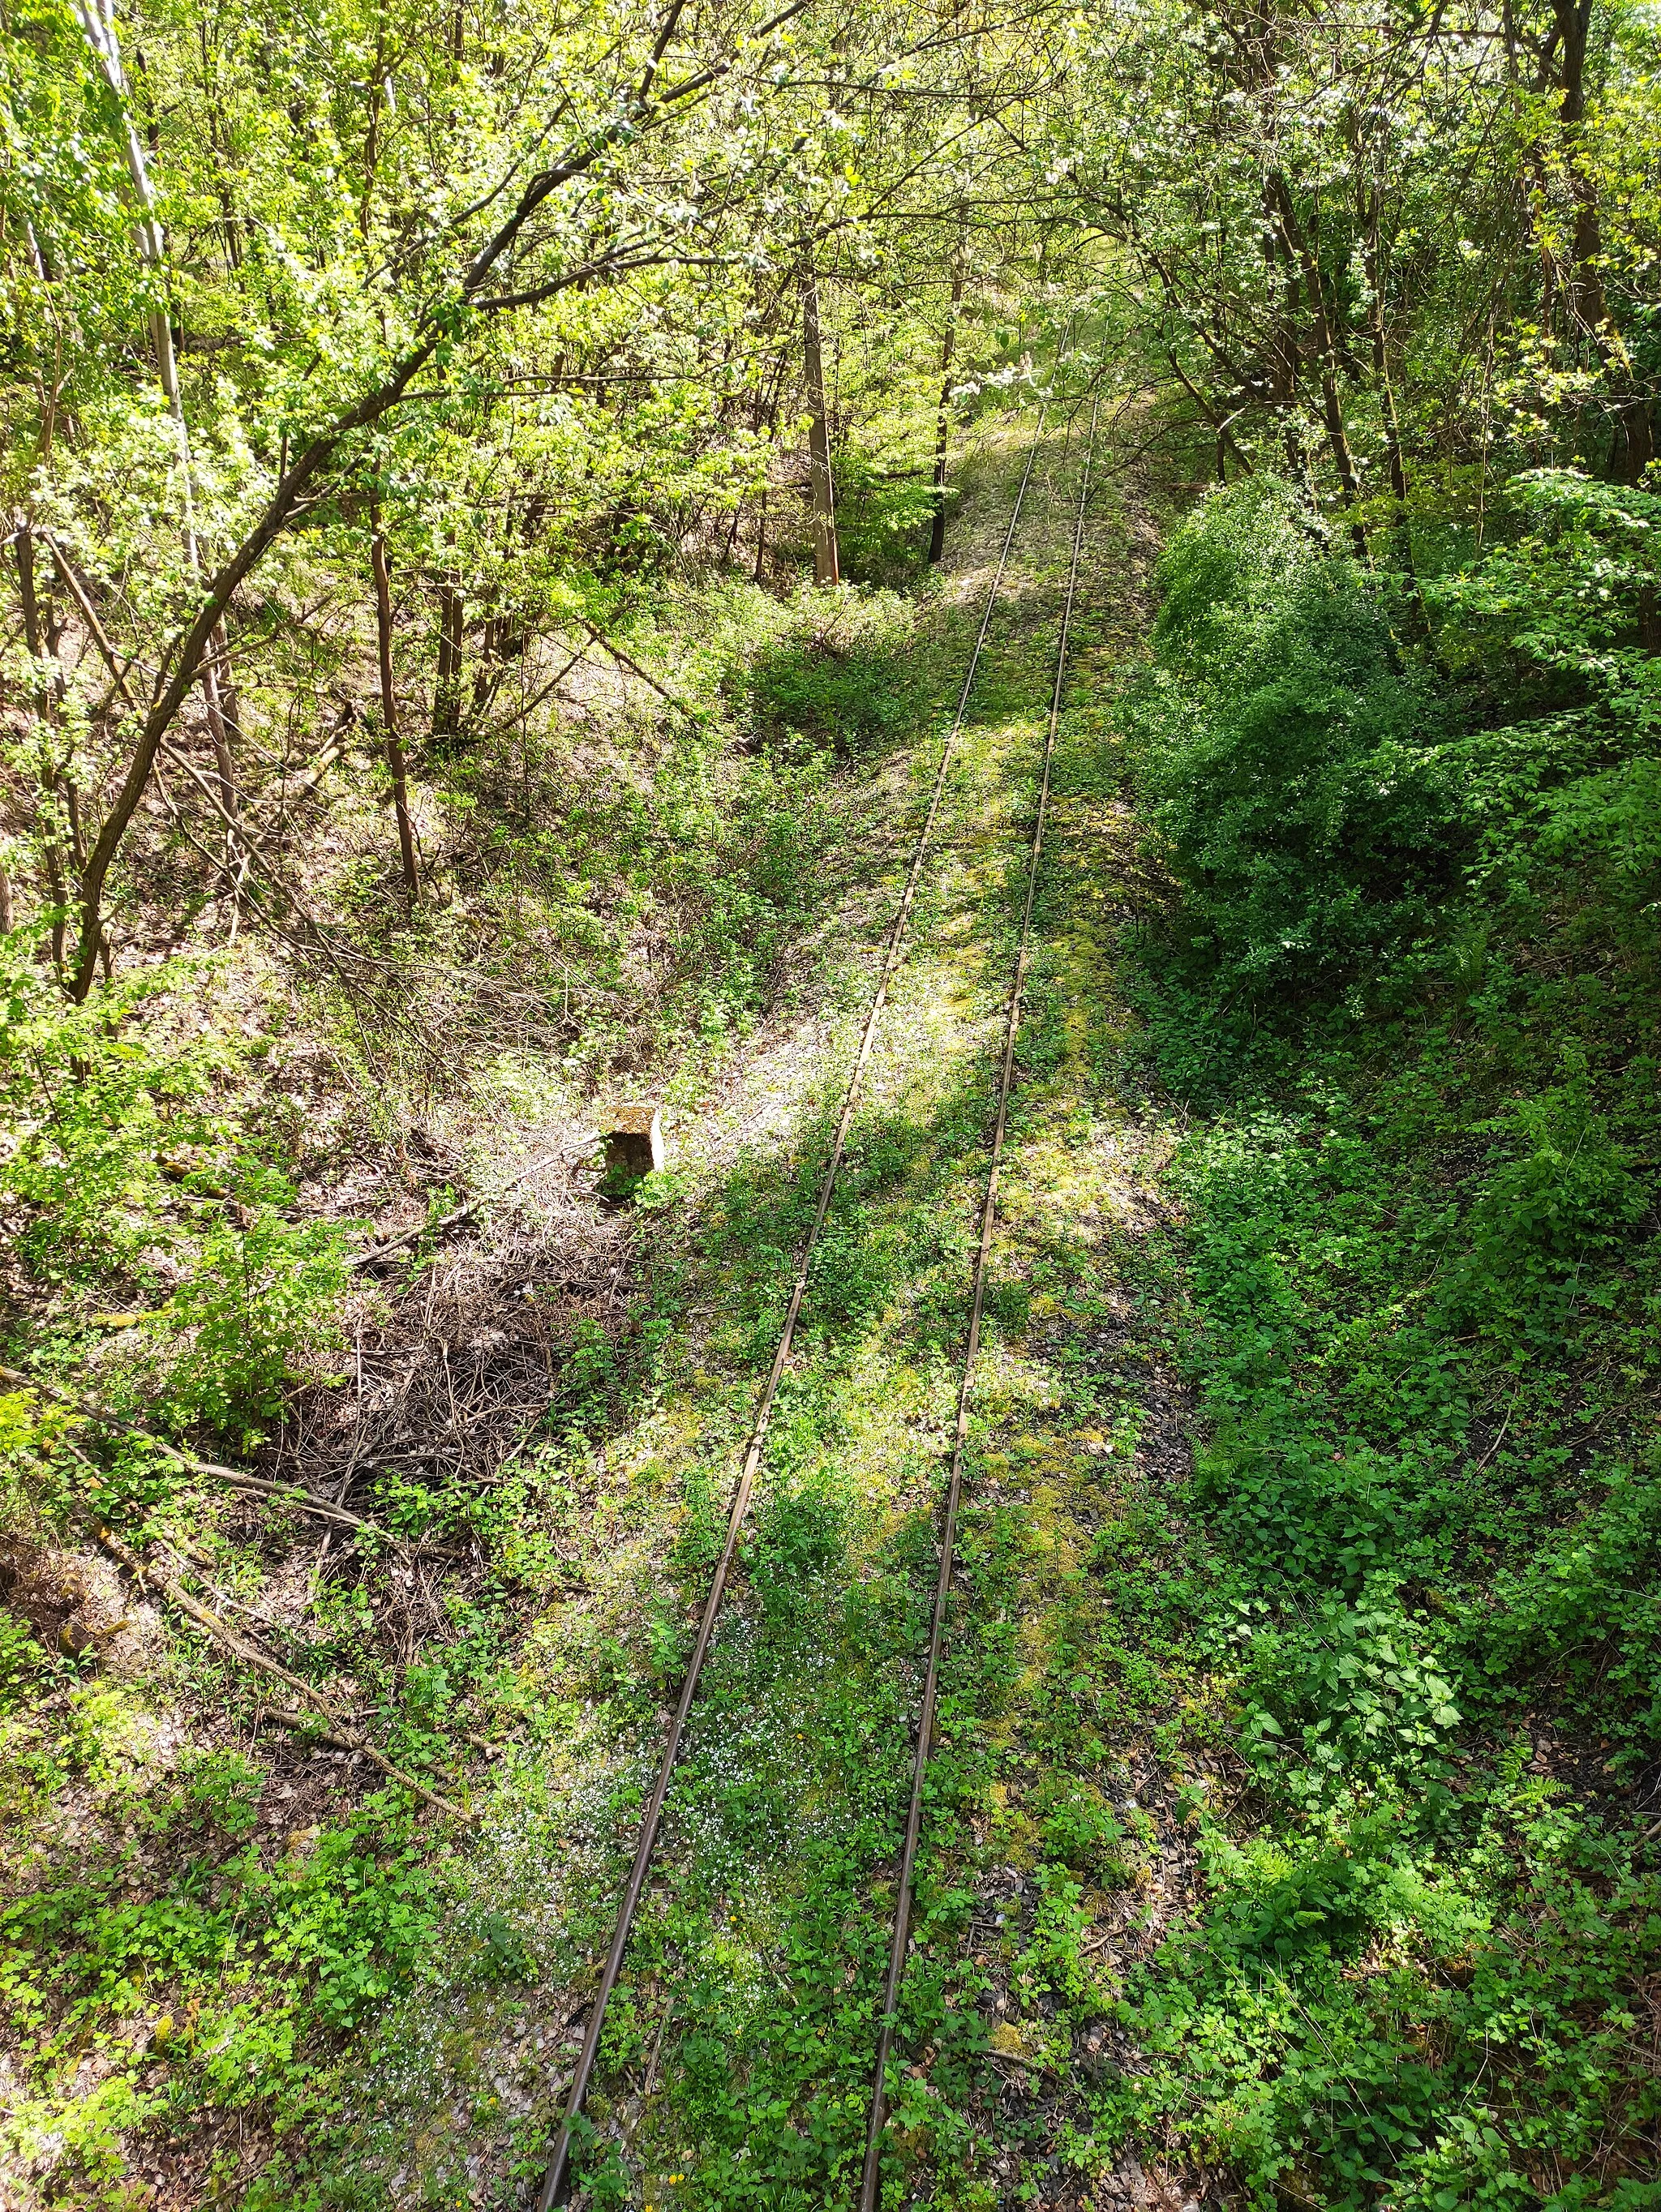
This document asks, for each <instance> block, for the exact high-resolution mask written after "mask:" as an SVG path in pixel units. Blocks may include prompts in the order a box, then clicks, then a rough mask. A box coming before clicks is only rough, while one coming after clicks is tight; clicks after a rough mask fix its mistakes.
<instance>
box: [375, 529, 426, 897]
mask: <svg viewBox="0 0 1661 2212" xmlns="http://www.w3.org/2000/svg"><path fill="white" fill-rule="evenodd" d="M369 565H370V566H371V568H373V569H374V614H375V642H376V644H377V645H378V647H380V726H381V731H382V733H383V735H384V737H385V738H386V765H387V767H388V768H389V769H391V770H392V809H393V811H394V812H395V813H396V815H397V816H398V849H399V857H400V858H401V859H402V860H403V863H404V896H405V901H406V902H407V904H408V906H409V908H410V911H411V913H412V914H413V913H414V911H415V908H416V905H417V902H418V901H419V899H420V896H421V878H420V876H419V875H418V874H417V870H416V849H415V829H414V825H413V824H412V823H411V820H410V777H409V769H408V766H407V763H405V758H404V741H403V739H402V738H400V737H399V732H398V694H397V692H396V691H395V690H393V688H392V579H391V577H390V575H389V574H388V573H387V568H386V537H385V535H384V533H383V532H382V530H381V527H380V517H379V516H378V515H377V516H376V517H375V520H374V537H373V538H371V539H370V541H369Z"/></svg>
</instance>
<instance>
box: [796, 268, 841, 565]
mask: <svg viewBox="0 0 1661 2212" xmlns="http://www.w3.org/2000/svg"><path fill="white" fill-rule="evenodd" d="M801 322H802V354H803V362H804V367H805V368H806V378H807V404H808V406H809V408H810V409H811V410H812V420H811V422H809V425H808V430H807V453H808V464H809V470H810V473H811V474H812V480H813V581H814V582H815V583H816V584H819V585H831V584H837V583H840V582H841V580H842V575H841V570H840V568H839V567H838V565H837V495H836V486H835V484H834V483H833V481H832V478H831V422H830V416H829V415H828V414H827V413H826V411H825V404H824V351H823V349H822V347H821V344H820V341H819V288H818V279H817V278H816V277H815V276H814V274H813V264H812V258H811V257H810V256H807V255H804V256H803V258H802V268H801Z"/></svg>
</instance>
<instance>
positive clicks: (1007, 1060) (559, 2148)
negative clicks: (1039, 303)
mask: <svg viewBox="0 0 1661 2212" xmlns="http://www.w3.org/2000/svg"><path fill="white" fill-rule="evenodd" d="M1098 405H1099V403H1097V404H1096V405H1092V410H1091V416H1090V432H1089V438H1088V441H1087V443H1086V450H1085V461H1084V467H1083V470H1082V471H1081V474H1080V484H1079V495H1078V502H1077V507H1076V511H1075V513H1074V526H1073V543H1072V556H1071V560H1070V562H1069V565H1068V579H1067V592H1066V597H1065V599H1064V601H1063V603H1062V620H1061V632H1060V637H1059V640H1058V642H1057V646H1056V678H1055V684H1054V686H1053V688H1052V690H1051V693H1050V718H1049V723H1048V726H1047V728H1046V731H1045V733H1044V741H1043V757H1042V763H1041V769H1040V775H1039V781H1038V804H1037V814H1036V816H1035V818H1034V822H1033V828H1032V836H1031V844H1030V846H1029V848H1028V854H1027V874H1026V898H1025V908H1024V909H1023V912H1022V916H1021V933H1020V944H1019V951H1017V953H1016V957H1015V966H1014V970H1013V975H1012V977H1011V980H1010V987H1009V995H1008V999H1007V1004H1006V1007H1005V1017H1004V1041H1003V1060H1002V1066H1001V1070H1000V1074H999V1081H998V1111H997V1122H996V1126H995V1130H994V1133H993V1139H992V1158H991V1163H990V1165H989V1169H988V1171H987V1178H986V1186H985V1191H984V1194H983V1199H982V1203H981V1224H980V1242H979V1243H978V1245H977V1248H976V1252H975V1265H974V1285H973V1302H972V1304H971V1307H970V1322H969V1340H968V1343H967V1345H966V1346H965V1348H964V1360H963V1368H962V1372H961V1375H960V1377H959V1381H958V1417H957V1426H956V1430H955V1432H954V1435H953V1438H952V1464H951V1472H950V1474H949V1476H948V1479H947V1483H946V1511H945V1516H944V1519H943V1522H942V1524H941V1529H940V1571H939V1576H938V1579H937V1581H936V1583H935V1588H934V1612H933V1614H932V1616H931V1620H930V1624H929V1636H928V1668H927V1671H926V1673H925V1674H924V1678H923V1692H922V1704H921V1705H920V1706H919V1709H918V1714H917V1729H916V1748H915V1753H914V1756H913V1760H912V1771H911V1796H910V1806H909V1808H908V1810H907V1813H906V1821H905V1841H904V1847H903V1850H902V1852H901V1858H900V1878H899V1885H898V1892H897V1898H896V1901H895V1907H894V1926H893V1935H892V1941H891V1944H890V1948H889V1955H888V1973H887V1979H886V1982H885V1987H884V1990H883V2002H882V2014H881V2020H880V2025H879V2030H878V2036H877V2047H876V2051H875V2053H874V2057H873V2071H872V2087H871V2107H870V2121H869V2125H868V2127H867V2133H866V2146H865V2164H864V2167H863V2170H862V2172H861V2177H860V2195H859V2212H878V2207H879V2202H880V2196H881V2173H880V2164H881V2153H882V2137H883V2130H884V2127H885V2123H886V2119H887V2104H888V2099H887V2074H888V2063H889V2059H890V2057H891V2052H892V2048H893V2040H894V2027H895V2018H896V2015H897V2011H898V2008H899V2000H900V1989H901V1984H902V1982H903V1980H904V1973H905V1957H906V1947H907V1942H908V1938H909V1935H910V1918H911V1905H912V1891H913V1885H914V1881H915V1877H916V1860H917V1843H918V1838H919V1834H920V1832H921V1829H922V1798H923V1781H924V1777H925V1774H926V1772H927V1770H928V1758H929V1753H930V1750H931V1748H932V1745H933V1738H934V1711H935V1705H936V1701H937V1698H938V1693H939V1686H940V1654H941V1650H942V1646H943V1644H944V1640H945V1632H946V1601H947V1598H948V1596H949V1595H950V1591H951V1585H952V1570H953V1566H954V1565H955V1555H956V1545H957V1532H958V1510H959V1507H960V1505H961V1504H962V1499H963V1462H964V1446H965V1444H966V1443H967V1440H968V1435H969V1407H970V1390H971V1388H972V1385H973V1381H974V1372H975V1362H976V1358H977V1354H978V1352H979V1350H980V1339H981V1324H982V1321H983V1316H984V1312H985V1305H986V1272H987V1260H988V1256H989V1253H990V1251H991V1247H992V1228H993V1222H994V1219H995V1215H996V1212H997V1200H998V1171H999V1169H1000V1167H1001V1164H1002V1160H1003V1148H1004V1139H1005V1135H1006V1133H1007V1127H1008V1121H1009V1097H1010V1091H1011V1089H1012V1087H1013V1082H1014V1073H1015V1047H1016V1042H1017V1039H1018V1037H1019V1032H1020V1025H1021V1014H1022V1008H1023V1005H1024V1001H1025V993H1026V980H1027V971H1028V968H1029V966H1030V963H1031V945H1032V908H1033V902H1034V899H1035V897H1036V896H1037V883H1038V869H1039V865H1040V862H1041V861H1042V860H1043V837H1044V827H1045V822H1046V818H1047V817H1048V814H1049V811H1050V769H1051V764H1052V763H1053V761H1054V757H1055V751H1056V727H1057V725H1058V723H1059V721H1060V720H1061V710H1062V688H1063V685H1064V684H1065V682H1066V677H1067V654H1068V636H1069V634H1070V631H1071V629H1072V623H1073V603H1074V596H1075V594H1076V592H1077V590H1078V582H1079V562H1080V554H1081V551H1082V550H1083V544H1084V527H1085V513H1086V502H1087V501H1088V499H1089V496H1090V479H1091V471H1092V467H1093V466H1094V463H1095V453H1096V430H1097V421H1098ZM1047 416H1048V408H1047V406H1046V407H1045V408H1044V409H1043V410H1040V413H1039V416H1038V422H1037V428H1035V430H1034V431H1033V434H1032V440H1031V444H1030V445H1029V447H1028V448H1027V453H1026V462H1025V467H1024V469H1023V471H1022V473H1021V480H1020V485H1019V489H1018V490H1017V492H1016V494H1015V500H1014V504H1013V507H1012V508H1011V510H1010V515H1009V523H1008V526H1007V529H1006V531H1005V532H1004V537H1003V544H1002V546H1001V550H1000V552H999V555H998V563H997V567H996V569H995V572H994V574H993V578H992V581H991V584H990V586H989V588H988V591H987V595H986V605H985V607H984V609H983V612H982V615H981V623H980V629H979V630H978V631H977V635H976V638H975V644H974V648H973V650H972V651H971V653H970V656H969V665H968V668H967V670H966V671H965V673H964V680H963V687H962V689H961V690H960V691H959V692H958V703H957V709H956V712H955V713H954V714H953V715H952V722H951V726H950V727H949V728H948V729H947V731H946V738H945V740H944V742H943V744H942V745H941V748H940V764H939V766H938V768H937V769H936V770H935V774H934V788H933V791H932V793H931V794H930V798H929V802H928V813H927V814H926V815H925V817H924V818H923V823H922V828H921V829H920V830H919V831H918V833H917V838H916V844H915V846H914V848H913V849H912V854H911V861H910V867H909V869H908V870H907V872H906V878H905V889H904V892H903V893H902V895H901V898H900V902H899V907H898V909H897V912H896V914H895V916H894V920H893V922H892V924H891V927H890V929H889V933H888V939H887V942H886V944H885V947H884V950H883V958H882V964H881V967H880V969H879V972H878V975H877V983H876V988H875V990H874V992H873V994H872V998H871V1003H870V1006H869V1008H868V1009H867V1013H866V1017H865V1025H864V1028H863V1030H861V1036H860V1045H859V1050H858V1052H857V1053H856V1054H855V1059H854V1066H853V1069H852V1072H851V1073H850V1074H849V1079H848V1085H847V1089H846V1091H845V1092H844V1093H843V1102H842V1110H841V1112H840V1113H839V1115H837V1129H836V1136H835V1138H834V1139H833V1141H832V1144H831V1157H830V1159H829V1161H828V1162H827V1164H826V1166H825V1170H824V1179H823V1181H822V1182H821V1184H820V1187H819V1197H818V1208H817V1210H816V1212H814V1215H813V1221H812V1227H811V1228H810V1229H809V1231H808V1232H807V1237H806V1243H804V1244H803V1246H802V1249H801V1255H800V1262H799V1264H798V1267H797V1269H796V1276H795V1281H794V1284H793V1285H792V1287H791V1291H790V1303H789V1305H788V1308H787V1309H786V1311H785V1316H784V1325H783V1327H782V1329H781V1330H780V1332H779V1339H778V1343H777V1346H776V1349H775V1351H774V1353H773V1362H772V1365H771V1367H770V1370H768V1376H767V1380H766V1382H765V1383H764V1384H763V1386H762V1391H761V1396H760V1398H759V1400H758V1401H757V1407H756V1415H755V1420H754V1423H753V1425H752V1426H751V1431H750V1439H749V1442H748V1443H747V1445H746V1446H745V1454H744V1460H743V1463H742V1466H741V1468H740V1469H739V1480H738V1486H737V1488H736V1489H735V1490H734V1491H733V1502H732V1505H731V1507H730V1509H729V1510H728V1514H727V1538H726V1542H725V1544H724V1545H723V1547H722V1550H721V1559H720V1561H719V1563H718V1564H717V1565H716V1568H715V1578H714V1580H713V1582H712V1583H711V1584H710V1588H709V1596H708V1598H707V1599H706V1600H705V1601H704V1607H703V1614H702V1616H701V1618H700V1620H699V1622H698V1632H697V1642H696V1643H695V1644H694V1645H693V1647H692V1656H691V1661H690V1662H689V1663H688V1666H687V1668H686V1674H685V1676H684V1680H683V1681H682V1683H681V1688H680V1696H679V1698H678V1701H677V1703H676V1705H675V1710H674V1713H673V1716H672V1718H671V1721H670V1723H669V1733H668V1735H667V1737H666V1739H665V1741H664V1747H663V1753H662V1757H661V1759H660V1762H659V1765H658V1773H657V1779H656V1782H655V1783H654V1786H653V1790H652V1794H651V1796H650V1798H649V1799H648V1802H647V1806H646V1810H645V1813H644V1814H643V1815H642V1820H641V1824H640V1836H639V1839H638V1841H637V1843H636V1846H635V1856H634V1861H633V1863H632V1864H631V1866H630V1869H629V1879H628V1881H627V1882H626V1883H625V1884H624V1890H623V1896H622V1899H621V1901H620V1903H619V1905H618V1916H617V1923H616V1926H615V1928H614V1929H613V1932H612V1936H611V1948H610V1949H609V1951H608V1952H607V1954H606V1959H605V1969H604V1971H603V1972H602V1973H601V1975H600V1980H599V1990H598V1992H597V1993H596V1995H595V1997H594V1999H593V2004H592V2007H591V2008H590V2012H589V2019H588V2027H587V2033H586V2034H585V2036H584V2039H583V2044H582V2050H581V2056H580V2057H578V2060H577V2064H576V2071H575V2074H574V2075H573V2076H572V2078H571V2086H570V2089H569V2093H568V2095H567V2099H566V2106H565V2113H564V2118H563V2121H562V2123H561V2126H560V2131H559V2136H558V2138H557V2141H556V2142H555V2145H554V2152H553V2156H552V2158H551V2160H550V2161H549V2165H548V2169H547V2172H546V2174H545V2178H544V2180H543V2184H542V2188H541V2191H540V2193H539V2195H538V2198H537V2212H553V2208H554V2207H555V2206H556V2205H557V2204H561V2203H564V2202H565V2201H566V2199H567V2197H568V2196H569V2189H570V2185H571V2178H572V2177H571V2153H572V2148H573V2145H574V2142H575V2136H576V2130H577V2127H578V2124H579V2122H580V2120H581V2114H582V2110H583V2106H584V2105H585V2104H586V2103H587V2096H588V2089H589V2084H590V2082H591V2081H592V2079H593V2070H594V2062H595V2059H596V2057H597V2056H598V2054H599V2041H600V2036H601V2033H602V2032H603V2030H604V2028H605V2014H606V2008H607V2006H608V2005H609V2004H610V2002H611V1993H612V1991H613V1990H615V1988H616V1987H617V1983H618V1975H619V1974H620V1973H621V1972H622V1971H623V1963H624V1954H625V1952H626V1951H627V1948H628V1944H629V1937H630V1931H631V1930H632V1929H633V1927H634V1923H635V1915H636V1911H638V1909H639V1905H640V1900H641V1896H642V1893H643V1891H644V1889H645V1887H646V1881H647V1877H648V1875H649V1873H650V1871H651V1866H652V1860H653V1856H654V1852H655V1850H656V1849H657V1843H658V1834H659V1831H660V1827H661V1825H662V1820H663V1806H664V1800H665V1798H666V1796H667V1795H668V1791H669V1785H670V1782H671V1780H672V1777H673V1775H674V1771H675V1765H676V1761H677V1759H678V1757H679V1753H680V1747H681V1741H682V1739H683V1737H684V1734H685V1731H686V1723H687V1719H688V1717H689V1715H690V1714H691V1709H692V1704H693V1700H694V1699H695V1698H696V1697H697V1687H698V1679H699V1676H700V1675H701V1674H702V1672H703V1662H704V1659H705V1656H707V1654H708V1652H709V1644H710V1641H711V1639H712V1638H713V1637H714V1635H715V1626H716V1623H717V1621H718V1620H720V1617H721V1607H722V1605H723V1603H724V1601H725V1600H726V1596H727V1584H728V1582H729V1580H730V1578H731V1575H732V1570H733V1559H734V1558H735V1556H736V1554H737V1551H738V1546H739V1537H740V1535H741V1534H742V1533H743V1529H744V1524H745V1519H746V1517H747V1516H748V1514H749V1510H750V1501H751V1495H752V1493H753V1492H754V1489H755V1484H756V1476H757V1473H758V1471H759V1469H760V1467H761V1462H762V1455H763V1452H764V1449H765V1448H766V1443H767V1431H768V1428H769V1425H770V1422H771V1420H772V1416H773V1406H774V1401H775V1400H776V1396H777V1395H778V1387H779V1383H780V1379H781V1377H782V1376H783V1373H784V1370H785V1366H786V1364H787V1363H788V1359H789V1357H790V1351H791V1346H792V1345H793V1344H794V1340H795V1331H796V1322H797V1320H798V1317H799V1316H800V1312H801V1307H802V1300H803V1298H804V1297H806V1291H807V1275H808V1269H809V1267H810V1266H811V1264H812V1257H813V1251H814V1248H815V1246H816V1245H817V1243H818V1237H819V1232H820V1231H821V1230H822V1229H823V1228H824V1220H825V1216H826V1214H827V1213H828V1212H829V1211H830V1207H831V1198H832V1196H833V1194H835V1191H836V1188H837V1177H838V1176H839V1175H840V1174H841V1171H842V1167H843V1159H844V1158H845V1156H846V1153H847V1149H848V1138H849V1131H850V1130H851V1128H852V1127H853V1123H854V1116H855V1113H856V1112H857V1110H858V1108H859V1103H860V1099H861V1094H862V1092H863V1090H864V1085H865V1074H866V1070H867V1066H869V1064H870V1060H871V1053H872V1048H873V1044H874V1043H875V1042H876V1036H877V1029H878V1024H879V1021H880V1019H881V1016H882V1011H883V1008H884V1006H885V1004H886V1003H887V999H888V993H889V987H890V986H891V983H892V982H893V980H894V976H895V975H896V973H897V970H898V968H899V965H900V962H901V959H902V957H903V956H904V950H905V944H906V939H907V937H908V935H909V933H910V924H911V915H912V909H913V908H914V906H915V904H916V895H917V887H918V884H919V883H920V882H921V880H922V871H923V866H924V863H925V861H926V860H927V859H928V852H929V849H930V847H931V845H932V843H933V842H934V824H935V821H936V819H937V817H938V816H939V814H940V801H941V799H942V797H943V796H944V794H945V791H946V776H947V774H948V772H949V771H950V769H951V766H952V761H953V759H954V758H955V757H956V754H957V750H958V738H960V736H961V735H962V732H963V726H964V716H965V714H967V712H968V708H969V702H970V696H971V694H972V693H973V690H974V688H975V678H976V676H977V673H978V672H979V669H980V663H981V653H982V650H983V647H984V646H985V644H986V639H987V633H988V631H989V629H990V628H991V626H992V616H993V612H994V610H995V607H996V605H997V602H998V595H999V593H1000V592H1001V590H1002V587H1003V581H1004V577H1005V574H1006V572H1007V568H1008V566H1009V555H1010V549H1011V547H1012V546H1013V544H1014V541H1015V530H1016V526H1017V524H1018V523H1019V520H1020V515H1021V507H1022V505H1023V503H1024V502H1025V498H1026V493H1027V487H1028V486H1029V484H1030V483H1031V480H1032V468H1033V463H1034V462H1035V460H1036V459H1037V453H1038V446H1039V441H1041V439H1042V438H1043V431H1044V425H1045V422H1046V420H1047Z"/></svg>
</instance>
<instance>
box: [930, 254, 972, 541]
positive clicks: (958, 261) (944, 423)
mask: <svg viewBox="0 0 1661 2212" xmlns="http://www.w3.org/2000/svg"><path fill="white" fill-rule="evenodd" d="M963 287H964V240H963V239H962V238H961V236H960V237H959V238H958V251H957V252H956V254H955V255H954V256H953V257H952V305H951V307H949V308H948V309H947V310H946V332H945V335H944V336H943V337H942V338H941V340H940V407H939V410H938V411H937V413H936V415H935V417H934V513H933V515H932V516H931V517H930V519H929V524H928V565H929V567H930V568H934V567H935V566H936V565H937V564H938V562H939V561H940V556H941V554H942V553H944V552H945V550H946V442H947V441H948V439H949V438H950V436H951V433H952V353H953V351H954V349H956V346H957V342H958V309H959V308H960V307H962V305H963Z"/></svg>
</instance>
